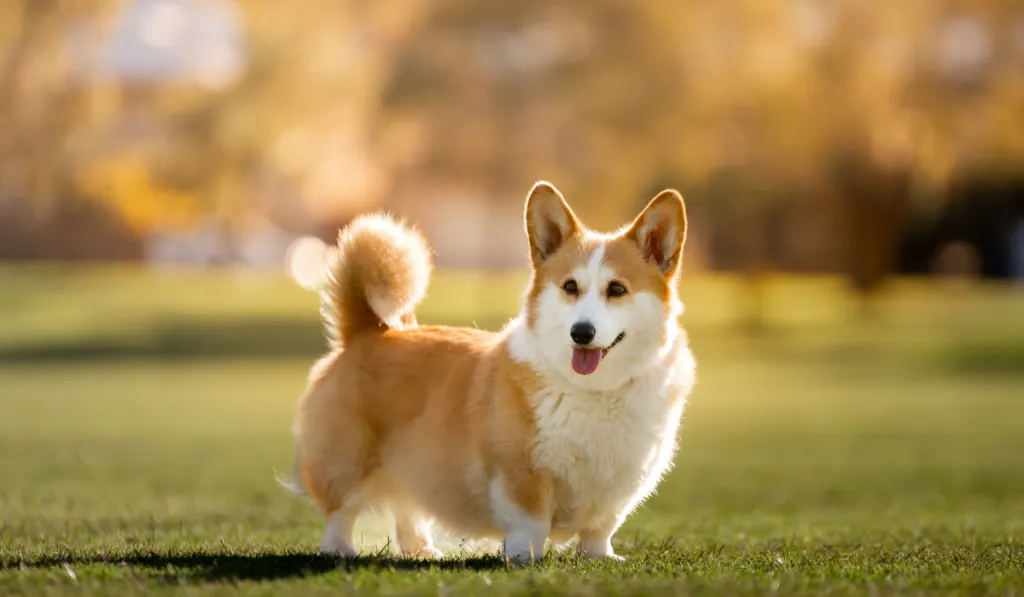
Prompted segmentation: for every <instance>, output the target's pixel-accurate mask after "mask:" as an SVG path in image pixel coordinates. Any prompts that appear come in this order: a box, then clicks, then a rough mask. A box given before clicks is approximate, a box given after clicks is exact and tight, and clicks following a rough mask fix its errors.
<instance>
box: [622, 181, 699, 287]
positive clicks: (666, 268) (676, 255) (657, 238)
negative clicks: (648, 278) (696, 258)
mask: <svg viewBox="0 0 1024 597" xmlns="http://www.w3.org/2000/svg"><path fill="white" fill-rule="evenodd" d="M626 237H627V238H631V239H633V241H635V242H636V244H637V246H638V247H640V251H641V252H642V253H643V254H644V257H645V258H646V259H647V261H648V262H650V263H652V264H654V265H656V266H657V267H658V269H659V270H660V271H661V273H662V275H664V276H665V277H666V278H673V277H675V275H676V274H677V273H678V272H679V265H680V263H681V261H682V256H683V245H684V244H685V243H686V205H685V204H684V203H683V196H682V195H680V194H679V191H676V190H675V189H666V190H664V191H662V192H660V193H658V196H657V197H655V198H654V199H652V200H651V202H650V203H648V204H647V207H646V208H644V210H643V212H641V213H640V215H639V216H638V217H637V219H636V220H635V221H634V222H633V225H632V226H631V227H630V228H629V230H628V231H627V232H626Z"/></svg>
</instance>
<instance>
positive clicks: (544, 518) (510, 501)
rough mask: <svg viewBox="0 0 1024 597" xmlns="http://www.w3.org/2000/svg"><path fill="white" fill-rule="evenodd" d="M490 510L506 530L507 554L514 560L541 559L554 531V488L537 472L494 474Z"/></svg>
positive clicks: (535, 560)
mask: <svg viewBox="0 0 1024 597" xmlns="http://www.w3.org/2000/svg"><path fill="white" fill-rule="evenodd" d="M490 497H491V510H492V512H493V514H494V519H495V522H497V524H498V527H499V528H501V530H502V531H503V532H504V533H505V540H504V548H503V553H504V556H505V557H506V558H507V559H508V561H509V562H510V563H512V564H519V565H521V564H528V563H533V562H539V561H540V560H541V559H542V558H543V557H544V543H545V541H547V538H548V534H549V533H550V532H551V490H550V486H549V484H548V483H547V480H546V479H544V478H541V477H539V476H537V475H535V474H532V473H530V474H520V475H507V474H499V475H497V476H495V478H494V480H493V481H492V482H491V487H490Z"/></svg>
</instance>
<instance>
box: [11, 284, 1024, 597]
mask: <svg viewBox="0 0 1024 597" xmlns="http://www.w3.org/2000/svg"><path fill="white" fill-rule="evenodd" d="M519 283H521V278H519V277H517V276H514V275H512V276H508V277H500V278H489V279H484V282H483V283H481V282H480V281H478V280H474V279H472V278H470V277H468V276H461V277H460V276H458V275H454V274H450V275H442V276H441V277H440V279H439V281H438V283H437V284H436V285H435V290H434V292H433V293H432V298H431V302H430V303H428V304H427V305H425V308H424V314H425V318H426V319H430V320H442V321H453V322H456V323H461V322H465V321H474V320H481V321H484V322H485V323H483V324H481V325H487V326H490V325H494V323H493V322H500V320H501V319H502V318H503V317H504V316H505V315H506V314H507V312H508V311H509V310H511V309H514V307H515V301H516V298H517V296H516V295H517V294H518V288H517V285H518V284H519ZM735 285H736V282H735V281H733V280H730V279H727V278H703V279H696V280H694V281H693V282H692V283H691V284H690V285H689V286H688V287H687V288H686V290H685V292H686V293H687V295H688V296H687V303H688V313H687V315H686V316H685V318H684V319H685V321H687V323H688V324H690V327H691V328H692V329H693V331H692V338H693V345H694V350H695V352H696V354H697V356H698V360H699V362H700V365H699V372H700V382H699V385H698V389H697V390H696V392H695V393H694V395H693V396H692V399H691V401H690V403H689V405H688V409H687V412H686V415H685V421H684V425H683V435H682V437H681V442H680V452H679V455H678V458H677V466H676V469H675V470H674V471H673V473H672V474H671V475H670V476H669V478H668V479H666V481H665V483H664V484H663V485H662V487H661V490H660V491H659V493H658V495H657V496H656V497H655V498H653V499H652V500H651V501H650V502H649V503H648V504H647V505H645V506H644V507H643V508H642V509H641V510H640V511H639V512H638V513H637V514H636V515H635V516H634V517H633V518H632V519H631V520H630V521H629V522H628V523H627V525H626V527H625V528H624V529H623V530H622V531H621V532H620V534H619V535H618V536H617V538H616V547H617V549H618V550H619V551H620V553H622V554H624V555H626V556H627V557H628V561H627V562H626V563H624V564H612V563H591V562H585V561H579V560H576V559H574V558H572V557H569V556H556V557H553V558H551V559H550V560H549V561H547V562H545V563H544V564H542V565H541V566H539V567H538V568H536V569H530V570H506V569H505V568H504V566H503V565H502V563H501V562H500V561H499V560H497V559H496V558H494V557H493V556H491V555H489V554H490V553H491V552H489V551H488V550H487V549H486V547H487V546H466V545H462V544H460V542H459V541H458V538H447V539H445V541H444V544H445V546H446V547H448V548H449V551H450V552H451V553H452V554H453V555H452V558H451V559H449V560H445V561H443V562H440V563H434V564H430V563H417V562H411V561H404V560H400V559H396V558H394V557H393V556H392V555H391V551H390V547H389V545H388V543H387V539H386V535H387V531H388V522H387V520H386V518H383V517H371V518H368V519H367V520H364V521H363V522H362V523H361V524H360V526H359V528H358V533H359V534H360V537H361V539H362V541H361V542H362V544H363V545H364V546H365V547H366V548H367V550H368V551H372V552H373V553H374V554H376V555H374V556H373V557H367V558H365V559H363V560H360V561H358V562H351V563H346V564H342V565H339V563H338V562H335V561H333V560H330V559H324V558H318V557H316V556H315V555H314V553H315V550H316V545H317V543H318V540H319V535H320V532H321V530H322V526H321V524H322V523H321V521H320V519H319V517H318V515H317V514H316V512H315V511H314V509H313V507H312V505H311V504H309V503H307V502H306V501H304V500H302V499H298V498H295V497H293V496H290V495H289V494H287V493H285V492H284V491H282V490H280V489H279V488H278V487H277V486H276V485H275V482H274V477H275V474H276V472H278V471H282V472H283V471H287V470H289V468H290V464H291V458H292V446H291V438H290V425H291V419H292V409H293V407H294V404H295V400H296V398H297V396H298V394H299V393H300V392H301V390H302V387H303V380H304V376H305V373H306V370H307V368H308V366H309V364H310V359H309V358H308V357H309V354H312V353H314V352H315V351H316V350H317V349H318V348H319V346H321V345H322V339H321V338H320V335H319V329H318V328H317V324H316V320H315V315H316V314H315V308H316V302H315V300H314V299H313V298H312V297H311V296H310V295H308V294H305V293H301V292H298V291H295V290H294V289H293V288H292V287H291V286H289V284H288V283H287V282H285V281H281V280H278V279H275V278H273V277H260V278H257V279H246V280H241V281H240V280H238V279H237V278H226V277H224V276H220V275H209V274H206V275H201V274H190V273H185V272H180V273H174V274H167V275H164V276H159V277H156V278H152V277H148V276H142V275H140V274H138V272H131V271H117V270H107V271H101V272H88V273H76V272H71V273H70V275H67V276H65V275H64V274H60V275H55V272H54V271H52V270H45V269H44V270H6V271H4V270H0V307H2V309H0V346H4V347H6V349H0V357H2V355H6V357H7V358H6V360H4V359H3V358H0V594H24V595H46V594H57V595H63V594H76V595H80V594H96V595H112V594H122V593H150V594H170V593H179V592H184V593H197V594H232V595H233V594H239V593H242V594H272V595H309V594H330V595H338V594H367V595H370V594H391V595H399V594H407V595H413V594H415V595H423V594H439V595H456V594H465V593H482V594H497V595H502V594H553V593H568V594H577V595H597V594H622V595H625V594H635V595H650V594H663V593H666V594H696V593H704V594H760V593H770V592H779V593H783V594H785V593H832V594H837V593H848V594H864V593H880V594H901V595H902V594H913V593H971V594H974V593H989V594H1001V595H1006V594H1017V593H1024V543H1022V541H1024V360H1017V357H1018V356H1019V355H1020V354H1021V353H1020V352H1019V350H1020V345H1021V342H1020V339H1021V338H1024V315H1022V313H1024V295H1021V294H1019V293H1014V292H1012V291H1010V290H1007V289H999V288H980V289H975V290H971V291H965V292H963V293H960V294H956V293H951V292H949V291H946V290H942V289H940V288H937V287H931V286H928V285H926V284H922V283H916V282H902V283H900V284H899V285H897V287H896V288H895V289H894V291H893V294H892V295H891V296H890V297H889V298H888V300H887V301H886V307H885V309H884V313H883V315H882V316H881V319H879V320H877V321H875V322H872V323H864V324H856V325H854V324H852V323H850V322H848V321H846V320H845V318H844V314H845V313H846V311H847V308H848V305H849V299H848V297H846V296H845V295H843V294H842V293H841V292H839V291H838V290H837V286H836V283H835V281H833V280H797V279H785V280H779V281H778V282H777V283H776V284H775V285H774V286H773V290H772V292H771V293H770V308H769V312H770V320H771V322H772V324H773V325H772V327H771V328H770V330H769V331H768V332H767V333H764V334H762V335H758V336H745V335H742V334H739V333H737V332H735V331H733V330H732V329H731V327H730V326H729V325H726V324H729V323H730V321H731V317H733V316H734V315H733V313H734V311H735V308H734V307H733V306H732V305H733V302H732V301H734V298H735V293H734V292H733V290H734V288H735ZM474 289H475V290H474ZM510 295H511V296H510ZM481 304H487V305H488V306H487V308H481V306H480V305H481ZM225 321H228V322H230V323H231V325H230V326H228V325H226V324H225ZM159 322H162V323H160V325H157V324H158V323H159ZM168 322H170V323H168ZM261 322H262V324H261ZM267 322H276V323H275V324H274V325H269V324H267ZM261 325H262V327H261ZM290 326H292V327H295V329H296V330H297V331H294V332H292V334H293V336H289V337H291V338H292V340H289V341H288V342H283V343H282V342H281V341H280V338H279V337H276V336H275V337H272V338H269V339H266V338H263V339H262V341H263V343H264V344H265V345H266V346H267V347H273V348H274V349H276V352H275V350H271V348H266V349H265V350H264V349H261V350H260V351H252V350H248V348H247V346H245V345H250V344H252V343H253V342H256V341H257V340H260V339H261V337H262V336H263V335H264V334H272V333H280V334H282V335H287V333H288V329H289V328H290ZM175 327H177V328H179V333H178V335H177V336H174V338H176V340H175V342H177V344H173V343H172V344H171V345H170V346H171V347H172V348H174V350H170V351H169V350H168V348H167V346H168V345H167V344H162V343H166V342H167V341H166V336H160V334H161V333H166V329H174V328H175ZM181 328H187V330H188V333H182V332H180V329H181ZM154 336H157V337H159V338H163V339H159V340H154V339H153V338H154ZM240 344H241V345H243V346H239V345H240ZM96 345H102V346H107V347H108V348H109V347H114V348H116V349H117V350H114V349H109V350H107V351H106V352H104V353H103V355H102V358H91V357H95V356H96V355H90V354H89V353H88V352H83V350H82V347H89V346H96ZM133 346H134V347H142V348H141V349H140V350H142V352H144V353H146V354H148V356H147V357H146V358H129V357H131V353H130V348H131V347H133ZM41 347H42V348H45V350H42V349H41ZM68 347H71V348H70V349H69V348H68ZM76 347H77V348H76ZM5 350H6V352H4V351H5ZM146 350H148V351H149V352H148V353H147V352H146ZM175 350H176V351H177V352H175ZM307 353H309V354H307ZM993 363H994V364H993Z"/></svg>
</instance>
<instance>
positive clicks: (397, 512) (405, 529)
mask: <svg viewBox="0 0 1024 597" xmlns="http://www.w3.org/2000/svg"><path fill="white" fill-rule="evenodd" d="M391 512H392V514H393V515H394V517H395V541H396V542H397V543H398V548H399V550H401V552H402V555H403V556H406V557H422V558H440V557H443V556H444V554H442V553H441V551H440V550H439V549H437V548H436V547H434V540H433V537H432V536H431V528H430V527H431V520H430V519H429V518H427V517H426V516H424V515H423V514H422V513H420V511H419V510H418V509H416V508H415V507H412V506H407V505H392V507H391Z"/></svg>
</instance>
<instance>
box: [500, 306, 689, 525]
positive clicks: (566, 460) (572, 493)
mask: <svg viewBox="0 0 1024 597" xmlns="http://www.w3.org/2000/svg"><path fill="white" fill-rule="evenodd" d="M514 325H515V324H514ZM531 344H532V339H531V338H530V337H529V334H528V333H527V332H526V330H525V329H523V328H518V329H514V330H512V334H511V338H510V350H511V352H512V354H513V356H514V358H516V359H517V360H520V361H525V362H528V363H530V364H531V365H533V366H534V367H536V368H537V369H538V371H541V372H543V371H544V360H543V357H542V356H541V355H540V354H538V351H536V350H535V349H534V348H533V346H531ZM661 357H662V358H661V362H658V363H656V364H654V365H653V366H651V367H650V368H648V369H646V370H645V371H643V373H642V374H640V375H638V376H636V377H635V378H633V379H632V380H630V381H628V382H626V383H625V384H623V385H622V386H621V387H619V388H618V389H617V390H613V391H594V390H587V389H584V388H580V387H579V386H578V385H575V384H573V383H571V382H570V381H569V380H566V379H564V378H562V377H561V376H560V375H558V374H547V375H544V377H545V379H546V380H547V383H546V384H545V386H544V387H543V389H541V390H540V391H539V392H537V393H536V394H534V395H533V396H532V397H531V402H532V405H533V408H534V413H535V416H536V425H537V435H536V437H535V439H534V445H533V450H532V452H533V459H534V465H535V466H537V467H538V468H541V469H543V470H546V471H548V473H549V474H550V475H551V476H552V478H553V481H554V482H555V501H556V504H555V516H554V521H553V523H554V524H553V529H552V532H553V535H555V536H557V535H572V534H575V533H576V532H578V531H580V530H582V529H585V528H588V527H591V526H595V525H607V524H609V523H610V522H617V521H621V520H622V519H623V518H624V517H625V516H628V515H629V513H630V512H632V510H633V509H634V508H636V506H637V505H639V504H640V503H641V502H642V501H643V500H644V499H646V498H647V497H648V496H650V494H651V493H652V492H653V491H654V489H655V487H656V486H657V484H658V482H659V481H660V480H661V477H662V475H663V474H664V473H665V472H666V471H667V470H668V468H669V467H670V465H671V463H672V458H673V456H674V454H675V448H676V437H677V431H678V429H679V424H680V418H681V416H682V413H683V407H684V403H685V399H686V395H687V394H688V393H689V391H690V388H691V387H692V385H693V381H694V368H695V363H694V360H693V356H692V355H691V353H690V351H689V349H688V348H687V347H686V346H685V340H684V339H682V338H678V343H677V345H676V347H675V349H674V350H666V351H665V352H664V353H662V355H661Z"/></svg>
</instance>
